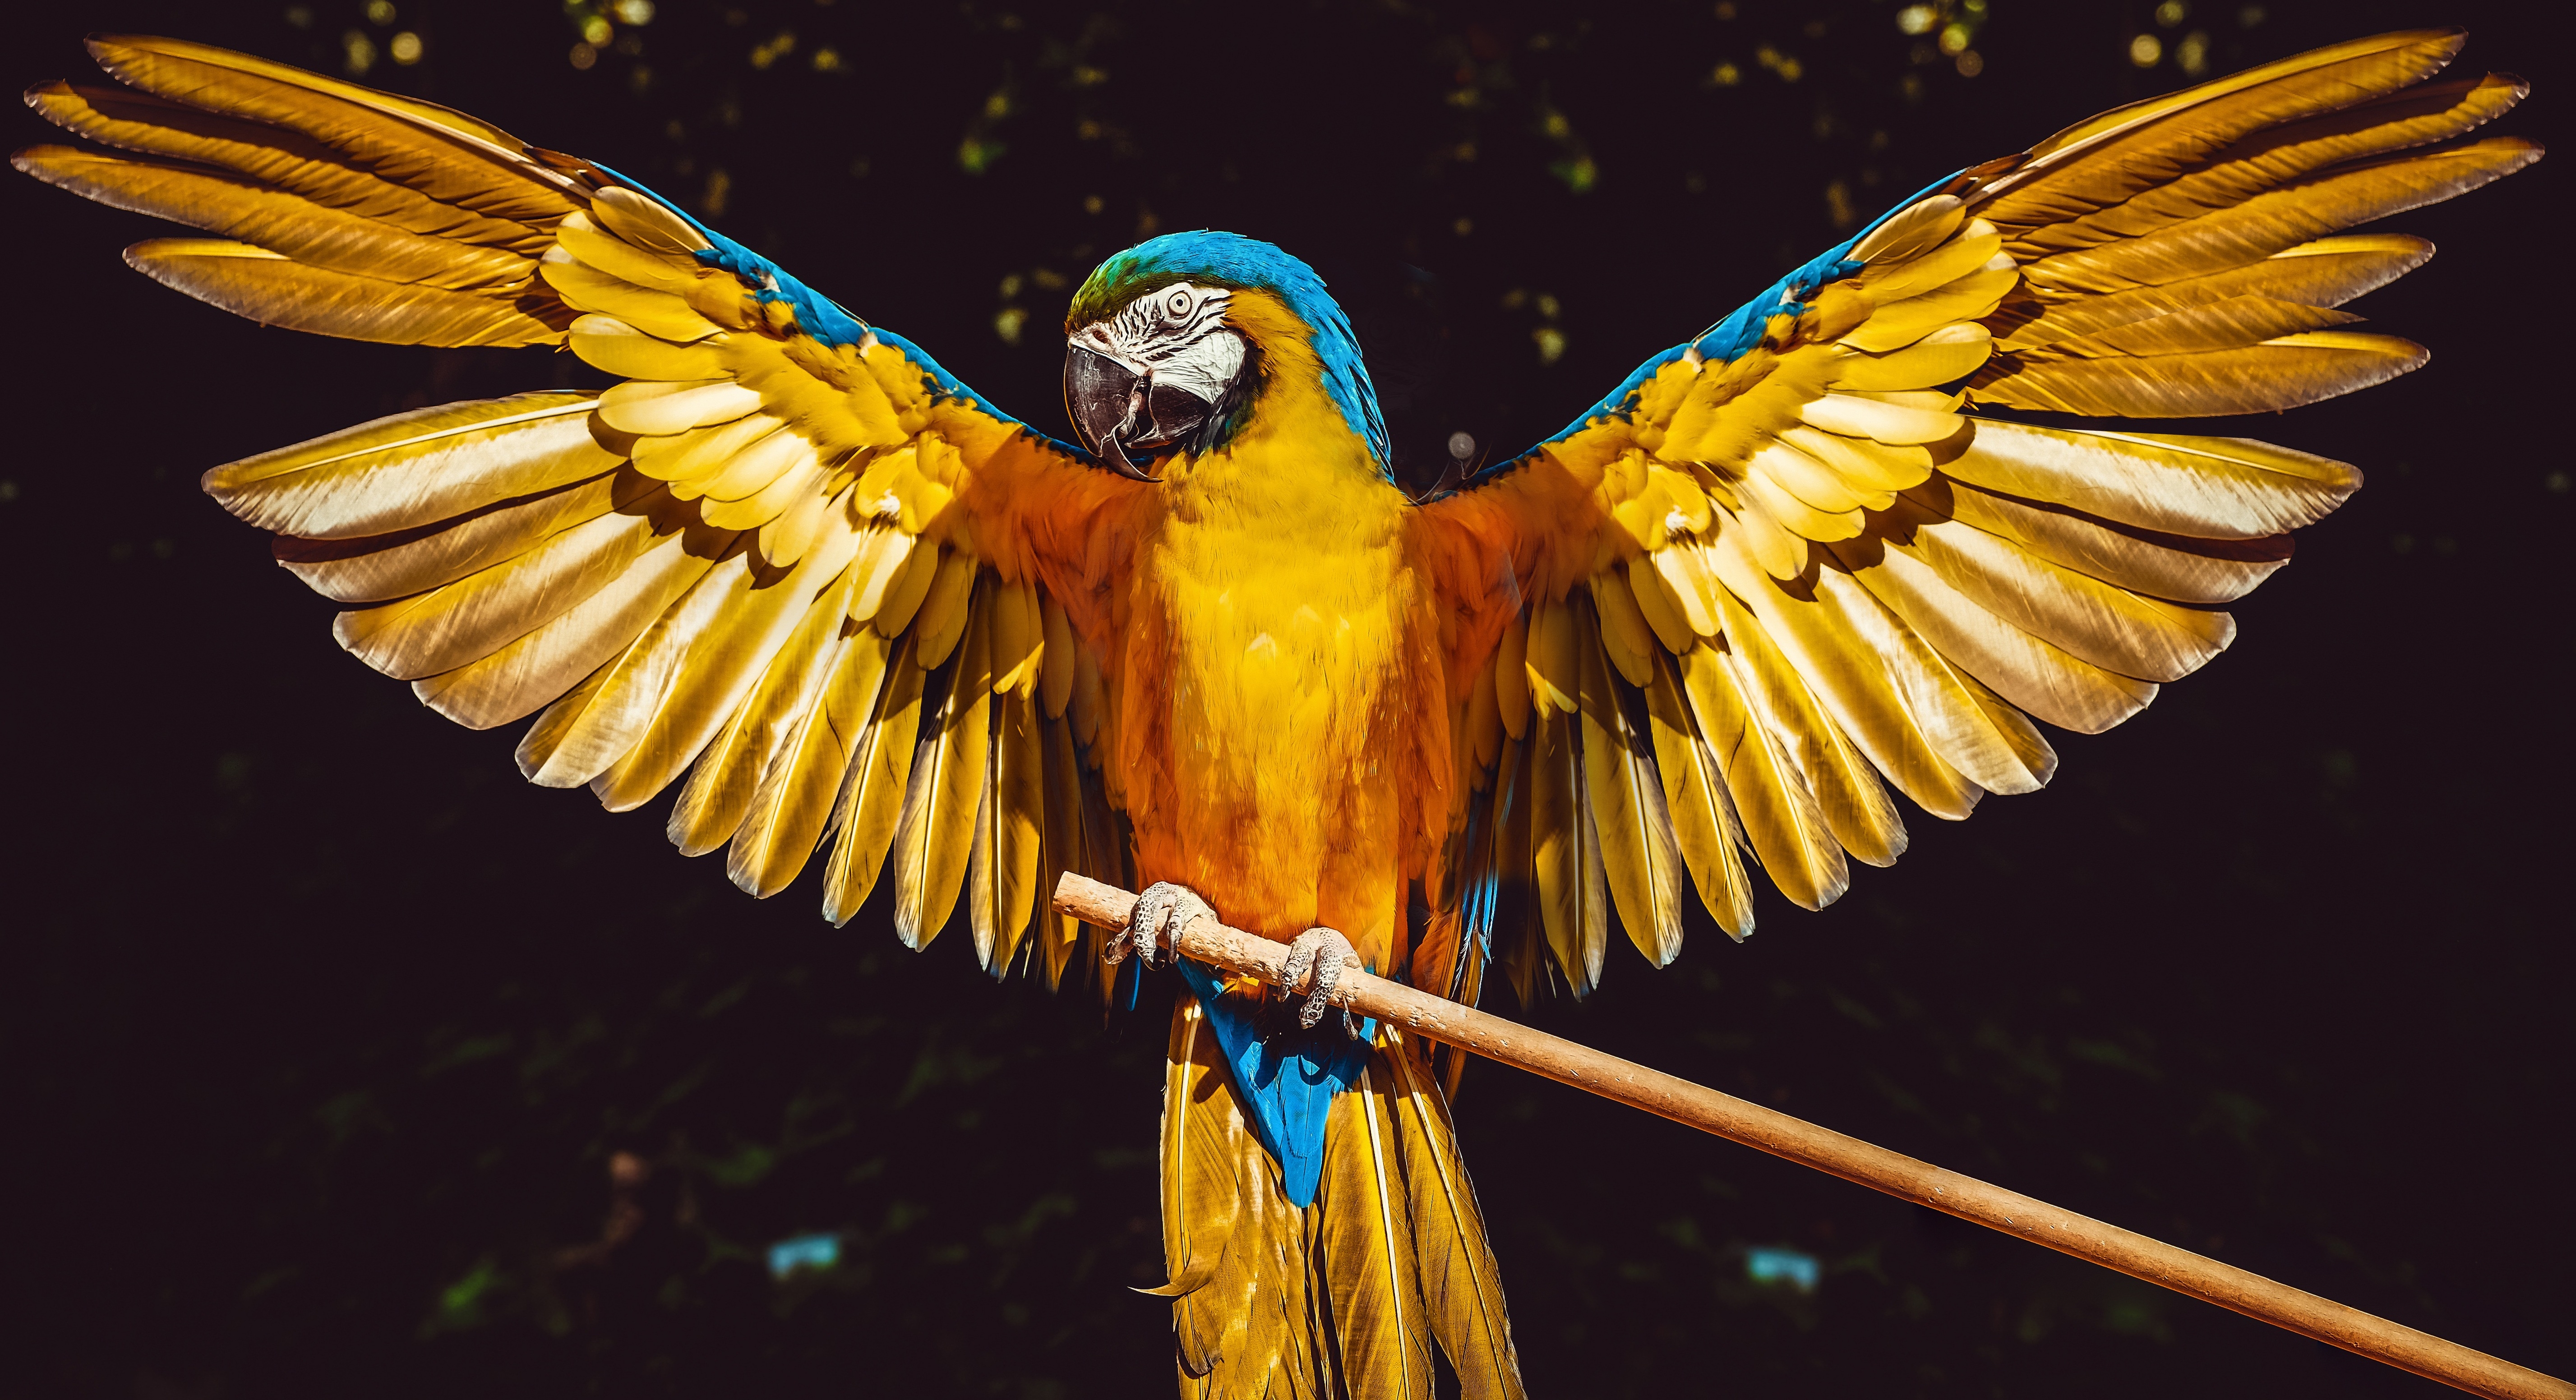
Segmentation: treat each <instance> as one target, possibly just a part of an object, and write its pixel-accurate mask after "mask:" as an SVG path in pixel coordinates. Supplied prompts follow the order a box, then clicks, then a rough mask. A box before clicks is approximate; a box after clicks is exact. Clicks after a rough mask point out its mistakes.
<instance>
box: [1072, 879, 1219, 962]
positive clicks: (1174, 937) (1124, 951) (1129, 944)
mask: <svg viewBox="0 0 2576 1400" xmlns="http://www.w3.org/2000/svg"><path fill="white" fill-rule="evenodd" d="M1202 914H1204V915H1206V916H1207V917H1208V918H1211V919H1213V918H1215V917H1216V911H1215V910H1213V909H1210V908H1209V907H1208V902H1207V901H1206V900H1204V899H1201V898H1199V897H1198V895H1197V894H1196V893H1195V892H1194V891H1192V890H1191V889H1190V888H1189V887H1188V886H1186V885H1175V884H1172V883H1170V882H1169V881H1165V882H1162V883H1160V884H1154V885H1149V886H1147V887H1146V889H1145V892H1144V893H1143V894H1140V895H1138V896H1136V908H1135V911H1134V912H1133V913H1131V914H1129V915H1128V916H1127V927H1125V928H1123V929H1120V930H1119V931H1118V932H1116V933H1113V934H1111V935H1110V936H1109V941H1108V944H1107V945H1106V946H1104V947H1103V948H1102V949H1101V950H1100V960H1101V961H1102V962H1105V963H1108V964H1110V965H1111V966H1113V967H1114V966H1116V965H1117V964H1119V963H1121V962H1124V961H1126V959H1127V955H1128V954H1129V953H1131V952H1132V953H1134V954H1135V955H1136V961H1138V962H1140V963H1143V964H1144V965H1145V966H1147V967H1153V966H1155V965H1156V962H1155V960H1156V959H1157V958H1160V959H1161V960H1162V961H1164V962H1169V961H1171V960H1172V959H1173V958H1176V957H1179V956H1180V941H1181V930H1182V929H1185V928H1188V927H1189V926H1190V922H1191V921H1192V920H1194V919H1196V918H1198V917H1199V916H1200V915H1202Z"/></svg>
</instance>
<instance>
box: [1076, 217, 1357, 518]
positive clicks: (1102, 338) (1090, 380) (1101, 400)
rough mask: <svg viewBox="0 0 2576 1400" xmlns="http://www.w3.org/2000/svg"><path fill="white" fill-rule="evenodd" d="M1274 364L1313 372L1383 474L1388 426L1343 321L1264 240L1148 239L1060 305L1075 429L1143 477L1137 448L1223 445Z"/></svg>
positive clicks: (1320, 288)
mask: <svg viewBox="0 0 2576 1400" xmlns="http://www.w3.org/2000/svg"><path fill="white" fill-rule="evenodd" d="M1282 374H1308V375H1313V376H1315V377H1316V378H1318V379H1319V380H1320V381H1321V385H1322V388H1323V390H1324V392H1325V394H1326V395H1327V396H1328V397H1330V398H1331V400H1332V402H1333V404H1334V406H1335V407H1336V408H1338V409H1339V410H1340V411H1341V416H1342V420H1343V422H1344V424H1345V425H1346V426H1348V427H1349V428H1350V430H1351V431H1352V432H1353V433H1355V434H1357V435H1358V436H1359V437H1361V438H1362V439H1364V440H1365V441H1366V442H1367V443H1368V446H1369V451H1370V454H1371V456H1372V458H1373V459H1374V460H1375V461H1376V462H1377V463H1378V465H1379V469H1380V470H1381V471H1382V472H1383V471H1385V470H1386V463H1387V460H1388V455H1389V454H1388V450H1387V440H1386V425H1385V423H1384V420H1382V419H1381V418H1380V417H1379V414H1378V406H1377V393H1376V390H1375V389H1373V388H1372V387H1371V386H1370V384H1369V377H1368V370H1367V368H1366V367H1365V366H1364V365H1363V364H1362V363H1361V361H1360V347H1359V341H1358V339H1357V337H1355V336H1353V335H1352V334H1351V323H1350V320H1349V318H1348V317H1346V316H1344V315H1343V314H1342V309H1341V307H1340V306H1338V305H1336V304H1335V303H1334V301H1333V299H1332V297H1331V296H1330V295H1328V294H1327V293H1326V292H1325V291H1324V279H1322V278H1321V277H1318V276H1316V275H1315V270H1314V269H1313V268H1311V267H1308V266H1307V265H1306V264H1304V263H1303V262H1300V261H1298V260H1297V259H1296V258H1293V257H1290V256H1289V255H1288V254H1286V253H1284V252H1282V251H1280V250H1279V249H1278V248H1277V247H1274V246H1273V245H1271V244H1268V243H1264V242H1261V241H1260V240H1258V239H1253V238H1246V237H1244V236H1242V235H1241V234H1234V233H1216V232H1212V231H1208V230H1204V229H1203V230H1199V231H1196V232H1191V233H1170V234H1165V235H1163V236H1162V237H1160V238H1154V239H1149V240H1147V241H1146V242H1143V243H1139V244H1137V245H1136V246H1135V247H1133V248H1130V249H1128V250H1127V251H1125V252H1123V253H1120V254H1118V255H1116V256H1115V257H1112V258H1110V259H1109V260H1108V261H1107V262H1104V263H1102V264H1101V265H1100V266H1099V267H1098V268H1096V269H1094V270H1093V272H1092V274H1091V276H1090V277H1089V278H1088V279H1086V280H1085V281H1084V282H1083V284H1082V286H1081V288H1080V289H1079V290H1077V291H1076V292H1075V293H1074V296H1073V306H1072V308H1071V310H1070V311H1069V312H1068V313H1067V314H1066V318H1065V355H1064V405H1065V411H1066V412H1067V413H1068V414H1069V415H1071V417H1072V419H1073V427H1074V432H1075V433H1076V434H1077V435H1078V436H1080V437H1081V439H1082V444H1083V446H1085V447H1087V448H1089V449H1091V451H1092V452H1093V453H1095V454H1097V455H1098V456H1099V457H1100V458H1101V459H1102V460H1103V461H1105V462H1107V463H1108V464H1109V465H1110V466H1111V467H1113V468H1115V469H1117V470H1118V471H1121V472H1123V473H1125V474H1127V475H1128V476H1132V477H1135V478H1137V479H1139V480H1144V481H1151V480H1154V479H1155V478H1154V477H1153V476H1151V475H1149V474H1148V473H1147V472H1146V471H1145V470H1144V468H1142V467H1140V466H1138V465H1137V463H1136V460H1135V459H1136V457H1137V456H1150V455H1151V454H1153V453H1155V452H1159V451H1163V450H1166V449H1178V450H1181V451H1188V452H1208V451H1213V450H1216V449H1218V448H1221V447H1223V446H1224V445H1225V443H1226V442H1227V441H1228V440H1229V439H1230V438H1231V437H1232V436H1233V435H1234V434H1235V433H1236V432H1238V431H1240V430H1241V428H1242V427H1243V425H1244V424H1245V423H1246V422H1247V421H1249V420H1250V418H1251V416H1252V415H1253V414H1254V413H1256V412H1258V411H1259V401H1260V395H1261V388H1262V385H1263V384H1264V383H1265V382H1267V381H1268V380H1269V379H1271V378H1272V377H1273V376H1277V375H1282Z"/></svg>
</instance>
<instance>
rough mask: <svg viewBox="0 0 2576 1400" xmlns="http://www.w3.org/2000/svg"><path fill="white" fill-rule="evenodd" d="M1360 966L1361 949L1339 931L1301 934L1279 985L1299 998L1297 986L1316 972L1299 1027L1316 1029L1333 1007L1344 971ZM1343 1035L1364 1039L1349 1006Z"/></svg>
mask: <svg viewBox="0 0 2576 1400" xmlns="http://www.w3.org/2000/svg"><path fill="white" fill-rule="evenodd" d="M1359 965H1360V955H1359V952H1358V950H1357V949H1354V948H1353V947H1351V941H1350V940H1349V939H1347V938H1344V937H1343V936H1342V935H1341V933H1340V932H1339V931H1337V930H1334V929H1328V928H1310V929H1308V930H1306V931H1305V932H1304V933H1301V934H1299V935H1297V941H1296V942H1294V943H1291V944H1289V945H1288V960H1287V962H1286V963H1285V964H1283V965H1282V966H1281V968H1280V971H1281V973H1282V974H1283V976H1282V979H1281V981H1280V984H1279V985H1280V987H1281V988H1282V990H1283V991H1285V992H1286V994H1287V995H1289V996H1295V995H1296V994H1297V993H1296V990H1295V989H1296V987H1297V984H1298V983H1300V982H1302V981H1304V980H1305V979H1306V971H1307V969H1309V968H1312V969H1314V973H1315V982H1314V985H1313V986H1312V987H1311V988H1309V989H1308V990H1307V993H1306V1004H1305V1005H1304V1006H1301V1007H1299V1008H1297V1024H1298V1025H1301V1026H1305V1027H1307V1028H1308V1029H1312V1028H1313V1027H1314V1025H1315V1023H1316V1022H1317V1021H1320V1020H1322V1019H1324V1008H1325V1007H1327V1006H1330V1005H1332V1001H1333V988H1335V987H1336V986H1339V985H1340V984H1341V980H1342V969H1343V968H1345V967H1357V966H1359ZM1342 1034H1344V1035H1347V1036H1349V1037H1350V1038H1351V1039H1353V1040H1357V1039H1359V1038H1360V1023H1359V1022H1358V1021H1356V1020H1354V1019H1352V1017H1351V1012H1350V1008H1349V1007H1344V1008H1342Z"/></svg>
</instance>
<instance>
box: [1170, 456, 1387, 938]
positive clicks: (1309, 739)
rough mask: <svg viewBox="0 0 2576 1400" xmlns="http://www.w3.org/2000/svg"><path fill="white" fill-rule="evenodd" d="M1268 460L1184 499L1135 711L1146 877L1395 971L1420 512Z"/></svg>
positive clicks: (1228, 912)
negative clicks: (1324, 938) (1338, 941)
mask: <svg viewBox="0 0 2576 1400" xmlns="http://www.w3.org/2000/svg"><path fill="white" fill-rule="evenodd" d="M1248 465H1249V464H1247V463H1243V462H1229V463H1223V464H1214V463H1212V464H1206V465H1203V466H1201V467H1200V468H1199V469H1198V470H1197V471H1195V472H1178V471H1176V472H1175V473H1174V476H1173V479H1172V480H1170V481H1169V482H1167V483H1166V486H1165V488H1164V491H1165V511H1164V515H1163V519H1162V521H1161V525H1160V529H1159V531H1158V532H1157V536H1156V538H1155V539H1154V540H1153V542H1152V544H1151V545H1150V547H1149V548H1148V549H1147V550H1146V553H1145V557H1144V558H1143V559H1141V560H1140V561H1138V564H1139V567H1138V568H1137V571H1136V574H1135V576H1134V589H1135V591H1134V593H1133V594H1132V595H1131V600H1132V601H1131V611H1130V614H1129V618H1130V621H1129V629H1128V632H1127V636H1126V639H1125V640H1126V644H1127V645H1126V654H1125V656H1124V657H1123V658H1122V660H1123V663H1124V664H1123V667H1122V671H1123V675H1122V676H1121V685H1120V690H1121V695H1120V712H1121V713H1120V725H1119V730H1120V738H1121V742H1120V746H1119V747H1120V748H1121V750H1122V751H1123V752H1122V754H1121V758H1122V759H1123V760H1124V761H1125V762H1126V763H1127V764H1128V768H1127V771H1126V778H1127V784H1126V786H1127V800H1128V812H1129V816H1130V818H1131V819H1132V821H1133V822H1134V824H1135V831H1136V848H1137V858H1138V865H1139V874H1140V876H1141V877H1142V878H1144V879H1146V880H1173V881H1177V882H1179V883H1182V884H1185V885H1188V886H1190V887H1191V888H1192V889H1195V890H1197V891H1198V892H1199V893H1200V894H1202V895H1203V896H1205V897H1206V898H1207V899H1208V901H1209V902H1210V903H1211V904H1213V905H1214V906H1215V907H1216V909H1217V911H1218V912H1219V914H1220V915H1222V916H1223V917H1225V918H1226V919H1227V920H1228V921H1229V922H1232V923H1235V924H1237V925H1238V926H1240V927H1244V928H1249V929H1253V930H1256V931H1259V932H1263V933H1267V934H1270V935H1272V936H1274V937H1280V938H1289V937H1294V936H1295V935H1296V934H1298V933H1300V932H1302V931H1303V930H1305V929H1307V928H1310V927H1314V926H1316V925H1324V926H1328V927H1332V928H1336V929H1339V930H1341V931H1342V932H1343V933H1344V934H1346V935H1347V936H1348V937H1349V938H1350V939H1351V941H1352V943H1353V944H1354V945H1356V946H1357V947H1358V949H1359V951H1360V953H1361V955H1362V956H1363V957H1364V958H1365V959H1367V960H1368V961H1369V962H1370V964H1371V965H1373V966H1376V967H1379V968H1381V969H1383V968H1386V967H1389V966H1391V965H1392V964H1393V962H1394V959H1395V956H1396V954H1397V952H1398V939H1399V937H1400V934H1399V927H1400V916H1401V913H1402V906H1403V901H1404V895H1405V881H1404V871H1403V856H1404V850H1405V842H1404V840H1403V833H1402V830H1401V813H1402V810H1403V806H1404V804H1403V803H1402V801H1401V798H1402V796H1403V791H1402V789H1403V784H1404V783H1405V782H1406V780H1407V778H1408V773H1407V771H1406V764H1405V762H1404V760H1405V757H1406V755H1407V754H1408V753H1410V752H1411V751H1412V749H1413V747H1414V745H1415V742H1416V741H1415V736H1414V733H1413V730H1414V723H1413V720H1414V716H1413V711H1414V708H1415V705H1414V703H1413V701H1412V699H1411V694H1412V691H1413V688H1414V685H1415V682H1416V680H1417V679H1418V676H1417V674H1416V670H1417V668H1412V667H1408V665H1407V664H1406V658H1407V657H1408V656H1413V655H1418V654H1419V650H1418V647H1417V646H1415V645H1414V643H1415V642H1417V641H1418V640H1419V639H1417V638H1413V637H1410V636H1408V631H1409V629H1415V628H1418V627H1419V626H1421V625H1422V617H1423V610H1422V609H1421V608H1420V607H1419V599H1420V589H1419V587H1418V586H1417V584H1416V582H1415V580H1416V573H1415V571H1414V570H1413V569H1412V568H1411V567H1410V566H1409V563H1408V560H1407V557H1406V550H1405V525H1406V521H1405V518H1404V517H1405V512H1406V511H1407V510H1408V507H1407V505H1406V504H1405V502H1404V499H1403V497H1402V496H1401V495H1399V494H1398V493H1397V492H1396V491H1395V489H1394V488H1393V487H1392V486H1389V485H1386V484H1385V483H1384V482H1382V481H1377V480H1375V479H1374V474H1373V473H1372V479H1370V480H1368V481H1367V482H1365V483H1361V484H1360V486H1359V489H1352V484H1351V483H1349V482H1347V481H1343V482H1337V483H1335V485H1336V486H1337V487H1339V488H1340V489H1333V490H1297V489H1282V488H1283V486H1290V485H1291V483H1286V482H1283V481H1282V480H1280V479H1279V476H1278V474H1276V473H1269V474H1267V475H1264V474H1260V473H1256V472H1251V471H1247V470H1246V468H1247V466H1248Z"/></svg>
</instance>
